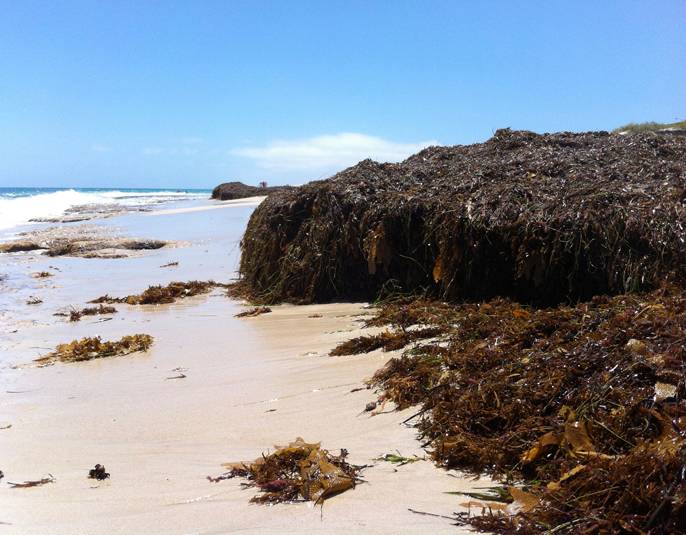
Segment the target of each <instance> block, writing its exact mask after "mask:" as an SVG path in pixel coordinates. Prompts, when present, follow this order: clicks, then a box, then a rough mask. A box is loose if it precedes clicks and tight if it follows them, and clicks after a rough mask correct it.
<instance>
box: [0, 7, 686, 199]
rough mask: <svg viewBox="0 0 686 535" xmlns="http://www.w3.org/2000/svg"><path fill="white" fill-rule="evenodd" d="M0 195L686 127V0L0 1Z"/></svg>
mask: <svg viewBox="0 0 686 535" xmlns="http://www.w3.org/2000/svg"><path fill="white" fill-rule="evenodd" d="M0 13H1V16H0V186H102V187H109V186H120V187H124V186H140V187H144V186H147V187H160V186H173V187H208V186H212V185H214V184H216V183H217V182H219V181H221V180H242V181H245V182H248V183H256V182H257V181H258V180H261V179H264V180H267V181H268V182H269V183H271V184H277V183H284V182H291V183H302V182H305V181H307V180H310V179H313V178H320V177H325V176H328V175H329V174H331V173H332V172H334V171H336V170H337V169H340V168H342V167H345V166H347V165H349V164H352V163H354V162H356V161H358V160H359V159H361V158H364V157H367V156H371V157H374V158H376V159H380V160H398V159H401V158H404V157H405V156H407V155H408V154H410V153H411V152H414V151H416V150H417V149H418V148H421V147H422V146H424V145H426V144H430V143H441V144H457V143H472V142H478V141H482V140H485V139H487V138H488V137H490V136H491V135H492V133H493V132H494V130H495V129H497V128H500V127H507V126H509V127H512V128H523V129H531V130H535V131H538V132H545V131H556V130H593V129H612V128H613V127H616V126H618V125H620V124H623V123H626V122H630V121H645V120H656V121H672V120H675V119H683V118H686V31H684V28H685V27H686V1H684V0H675V1H659V0H658V1H654V2H646V1H635V2H633V1H623V2H619V1H603V2H598V1H589V2H585V1H576V2H568V1H554V0H546V1H530V2H518V1H513V0H510V1H487V0H486V1H478V2H477V1H471V2H460V1H457V0H453V1H428V0H427V1H413V2H407V1H402V0H395V1H387V2H382V1H370V0H367V1H359V2H358V1H352V0H346V1H333V0H327V1H324V0H322V1H317V2H314V1H313V2H298V1H295V0H291V1H273V2H266V1H258V0H253V1H238V0H235V1H230V0H225V1H216V2H214V1H202V0H196V1H192V0H188V1H184V2H181V1H179V2H171V1H153V0H147V1H145V0H143V1H141V0H138V1H125V0H117V1H115V0H112V1H109V2H105V1H91V2H77V1H52V2H48V1H45V0H41V1H40V2H34V1H31V0H21V1H16V0H0Z"/></svg>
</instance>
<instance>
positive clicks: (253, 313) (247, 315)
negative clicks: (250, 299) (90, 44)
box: [236, 307, 272, 318]
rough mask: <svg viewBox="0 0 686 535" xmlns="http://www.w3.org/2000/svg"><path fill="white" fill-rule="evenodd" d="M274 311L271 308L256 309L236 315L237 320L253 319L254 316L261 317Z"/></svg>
mask: <svg viewBox="0 0 686 535" xmlns="http://www.w3.org/2000/svg"><path fill="white" fill-rule="evenodd" d="M271 311H272V309H271V308H269V307H255V308H251V309H250V310H245V311H244V312H239V313H238V314H236V317H237V318H251V317H253V316H259V315H260V314H268V313H269V312H271Z"/></svg>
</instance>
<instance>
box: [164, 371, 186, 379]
mask: <svg viewBox="0 0 686 535" xmlns="http://www.w3.org/2000/svg"><path fill="white" fill-rule="evenodd" d="M186 377H188V376H187V375H186V374H185V373H179V374H178V375H172V376H171V377H165V380H167V381H171V380H173V379H185V378H186Z"/></svg>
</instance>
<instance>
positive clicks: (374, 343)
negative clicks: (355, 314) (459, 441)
mask: <svg viewBox="0 0 686 535" xmlns="http://www.w3.org/2000/svg"><path fill="white" fill-rule="evenodd" d="M438 334H441V329H440V328H437V327H427V328H425V329H412V330H409V329H401V330H398V331H384V332H382V333H379V334H374V335H370V336H360V337H358V338H353V339H352V340H347V341H345V342H342V343H340V344H339V345H337V346H336V347H335V348H334V349H332V350H331V353H330V355H331V356H332V357H338V356H341V355H357V354H359V353H369V352H370V351H374V350H375V349H380V348H383V350H384V351H394V350H396V349H402V348H403V347H405V346H406V345H407V344H409V343H410V342H413V341H415V340H422V339H425V338H431V337H433V336H436V335H438Z"/></svg>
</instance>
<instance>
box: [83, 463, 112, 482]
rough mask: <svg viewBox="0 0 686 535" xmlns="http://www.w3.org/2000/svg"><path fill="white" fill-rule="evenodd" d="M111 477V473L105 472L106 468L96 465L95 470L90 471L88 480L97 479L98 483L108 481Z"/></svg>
mask: <svg viewBox="0 0 686 535" xmlns="http://www.w3.org/2000/svg"><path fill="white" fill-rule="evenodd" d="M109 477H110V474H109V472H106V471H105V467H104V466H103V465H102V464H96V465H95V468H91V469H90V470H89V471H88V478H89V479H97V480H98V481H102V480H104V479H107V478H109Z"/></svg>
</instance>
